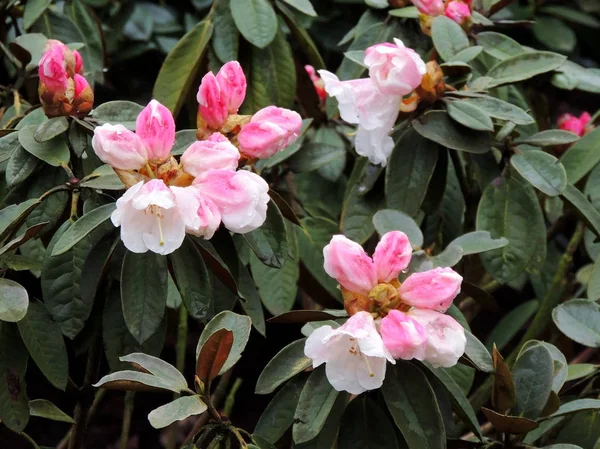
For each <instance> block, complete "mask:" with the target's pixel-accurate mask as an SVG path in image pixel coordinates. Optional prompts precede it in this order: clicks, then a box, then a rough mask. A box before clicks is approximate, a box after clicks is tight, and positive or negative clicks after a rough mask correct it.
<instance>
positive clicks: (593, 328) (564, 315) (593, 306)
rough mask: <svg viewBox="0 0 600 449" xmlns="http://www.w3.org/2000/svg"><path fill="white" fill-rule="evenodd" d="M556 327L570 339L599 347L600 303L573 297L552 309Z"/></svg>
mask: <svg viewBox="0 0 600 449" xmlns="http://www.w3.org/2000/svg"><path fill="white" fill-rule="evenodd" d="M552 319H553V320H554V324H556V327H558V328H559V329H560V331H561V332H562V333H563V334H565V335H566V336H567V337H569V338H570V339H572V340H574V341H576V342H577V343H581V344H582V345H585V346H589V347H592V348H598V347H600V305H599V304H598V303H596V302H593V301H589V300H585V299H573V300H571V301H568V302H566V303H564V304H561V305H559V306H558V307H556V308H555V309H554V310H553V311H552Z"/></svg>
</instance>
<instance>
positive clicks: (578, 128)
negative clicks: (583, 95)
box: [558, 112, 592, 137]
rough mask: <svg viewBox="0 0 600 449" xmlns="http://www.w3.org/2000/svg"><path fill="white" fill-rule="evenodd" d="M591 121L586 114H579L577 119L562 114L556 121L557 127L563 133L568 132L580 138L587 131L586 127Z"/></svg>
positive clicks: (590, 117)
mask: <svg viewBox="0 0 600 449" xmlns="http://www.w3.org/2000/svg"><path fill="white" fill-rule="evenodd" d="M591 119H592V116H591V115H590V114H588V113H587V112H584V113H583V114H581V116H579V118H577V117H575V116H574V115H571V114H563V115H561V116H560V117H559V119H558V127H559V128H560V129H562V130H563V131H570V132H572V133H575V134H577V135H578V136H580V137H581V136H583V135H584V134H585V133H586V132H587V131H588V129H587V125H588V123H589V122H590V120H591Z"/></svg>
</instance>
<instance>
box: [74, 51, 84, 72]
mask: <svg viewBox="0 0 600 449" xmlns="http://www.w3.org/2000/svg"><path fill="white" fill-rule="evenodd" d="M73 56H74V57H75V73H79V74H80V75H83V59H82V58H81V54H79V52H78V51H77V50H73Z"/></svg>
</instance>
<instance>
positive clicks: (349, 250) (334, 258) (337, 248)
mask: <svg viewBox="0 0 600 449" xmlns="http://www.w3.org/2000/svg"><path fill="white" fill-rule="evenodd" d="M323 256H324V259H325V263H324V265H323V267H324V268H325V272H326V273H327V274H328V275H329V276H331V277H332V278H334V279H336V280H337V281H338V282H339V283H340V285H341V286H342V287H344V288H345V289H346V290H349V291H351V292H356V293H360V294H362V295H368V294H369V292H370V291H371V290H372V289H373V287H375V286H376V285H377V275H376V273H375V265H374V264H373V261H372V260H371V258H370V257H369V256H368V255H367V254H366V253H365V251H364V249H363V248H362V246H360V245H359V244H358V243H356V242H353V241H352V240H349V239H348V238H346V237H345V236H343V235H334V236H333V237H332V238H331V242H330V243H329V244H328V245H327V246H326V247H325V248H323Z"/></svg>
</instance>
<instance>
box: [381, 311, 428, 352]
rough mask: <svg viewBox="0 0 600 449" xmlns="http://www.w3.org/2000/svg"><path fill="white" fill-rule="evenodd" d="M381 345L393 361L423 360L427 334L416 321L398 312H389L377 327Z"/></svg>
mask: <svg viewBox="0 0 600 449" xmlns="http://www.w3.org/2000/svg"><path fill="white" fill-rule="evenodd" d="M379 331H380V332H381V338H382V339H383V344H384V345H385V347H386V348H387V349H388V350H389V351H390V353H391V354H392V356H393V357H394V358H395V359H403V360H411V359H417V360H423V359H424V358H425V351H426V349H427V336H428V334H427V332H426V330H425V328H424V327H423V326H422V325H421V324H420V323H419V322H417V321H415V320H414V319H412V318H411V317H410V316H408V315H406V314H405V313H402V312H400V311H399V310H391V311H390V312H389V313H388V314H387V315H386V316H385V317H384V318H383V319H382V320H381V324H380V325H379Z"/></svg>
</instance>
